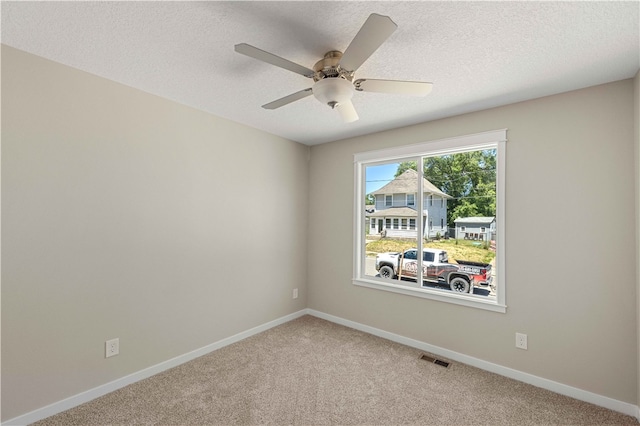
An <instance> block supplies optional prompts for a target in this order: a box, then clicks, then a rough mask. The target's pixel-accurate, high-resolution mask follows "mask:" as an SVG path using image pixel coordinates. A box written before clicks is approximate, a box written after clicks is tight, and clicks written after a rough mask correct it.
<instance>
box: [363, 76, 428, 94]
mask: <svg viewBox="0 0 640 426" xmlns="http://www.w3.org/2000/svg"><path fill="white" fill-rule="evenodd" d="M353 85H354V86H355V87H356V90H357V91H360V92H378V93H393V94H400V95H411V96H425V95H428V94H429V93H430V92H431V89H432V88H433V83H427V82H425V81H401V80H373V79H368V78H361V79H359V80H356V81H355V82H354V83H353Z"/></svg>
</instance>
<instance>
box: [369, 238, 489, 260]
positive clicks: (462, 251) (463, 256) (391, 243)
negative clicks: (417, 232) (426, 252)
mask: <svg viewBox="0 0 640 426" xmlns="http://www.w3.org/2000/svg"><path fill="white" fill-rule="evenodd" d="M416 245H417V243H416V241H415V240H401V239H391V238H383V239H380V240H376V241H371V242H369V243H367V247H366V250H367V254H368V255H371V256H375V254H376V253H384V252H387V251H391V252H394V251H395V252H400V251H403V250H406V249H408V248H412V247H416ZM424 246H425V247H430V248H435V249H441V250H445V251H446V252H447V254H448V255H449V262H454V260H455V259H460V260H471V261H474V262H482V263H490V262H491V261H492V260H493V258H494V257H495V256H496V254H495V253H494V252H492V251H491V250H489V249H487V248H484V243H482V242H479V241H470V240H454V239H449V240H437V241H429V242H427V243H425V244H424Z"/></svg>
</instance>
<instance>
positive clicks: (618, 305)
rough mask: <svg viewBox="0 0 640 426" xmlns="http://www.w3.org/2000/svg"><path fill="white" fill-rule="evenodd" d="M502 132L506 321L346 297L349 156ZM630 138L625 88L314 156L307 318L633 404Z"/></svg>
mask: <svg viewBox="0 0 640 426" xmlns="http://www.w3.org/2000/svg"><path fill="white" fill-rule="evenodd" d="M501 128H508V133H507V136H508V139H509V141H508V142H507V170H506V175H507V176H506V186H507V189H506V203H507V204H506V227H507V234H506V259H507V260H506V262H507V263H506V286H507V291H506V298H507V305H508V308H507V313H506V314H500V313H494V312H489V311H483V310H478V309H473V308H468V307H463V306H458V305H453V304H447V303H441V302H437V301H431V300H425V299H420V298H415V297H411V296H405V295H400V294H394V293H389V292H384V291H379V290H373V289H369V288H364V287H359V286H354V285H352V284H351V278H352V250H353V241H352V240H353V238H352V234H353V232H352V230H353V220H352V213H353V184H352V182H353V154H354V153H356V152H362V151H368V150H374V149H380V148H385V147H390V146H397V145H404V144H410V143H418V142H423V141H428V140H434V139H439V138H446V137H452V136H457V135H464V134H471V133H477V132H482V131H487V130H495V129H501ZM633 129H634V117H633V81H632V80H625V81H621V82H616V83H611V84H607V85H602V86H597V87H592V88H588V89H584V90H579V91H574V92H569V93H565V94H560V95H556V96H551V97H546V98H541V99H538V100H533V101H529V102H522V103H518V104H514V105H510V106H506V107H502V108H496V109H491V110H486V111H481V112H477V113H472V114H467V115H463V116H458V117H454V118H450V119H443V120H439V121H435V122H430V123H425V124H421V125H416V126H412V127H406V128H401V129H397V130H392V131H388V132H383V133H377V134H374V135H368V136H364V137H357V138H352V139H348V140H343V141H337V142H333V143H328V144H324V145H318V146H313V147H312V149H311V170H310V173H311V175H310V184H311V186H310V190H309V192H310V194H313V196H312V197H311V198H310V209H309V222H310V223H312V224H313V226H311V227H310V232H309V300H308V302H309V307H310V308H312V309H316V310H318V311H322V312H325V313H328V314H332V315H336V316H338V317H342V318H345V319H348V320H352V321H356V322H359V323H363V324H366V325H369V326H372V327H377V328H380V329H383V330H386V331H389V332H393V333H397V334H399V335H402V336H406V337H409V338H413V339H417V340H420V341H423V342H427V343H429V344H432V345H436V346H440V347H442V348H446V349H449V350H453V351H457V352H459V353H462V354H466V355H469V356H473V357H476V358H479V359H482V360H486V361H489V362H492V363H496V364H499V365H502V366H506V367H511V368H514V369H516V370H520V371H523V372H526V373H530V374H533V375H536V376H539V377H542V378H546V379H550V380H553V381H557V382H560V383H564V384H567V385H570V386H574V387H577V388H580V389H584V390H587V391H591V392H594V393H597V394H600V395H604V396H608V397H610V398H614V399H616V400H620V401H624V402H628V403H632V404H636V403H637V401H638V398H637V379H636V377H637V371H638V359H637V339H638V336H637V328H638V324H637V320H636V262H637V257H636V253H635V249H636V245H635V244H636V243H635V236H634V234H635V233H634V231H633V230H634V228H635V226H636V219H635V217H634V214H635V212H634V197H635V194H634V191H635V189H634V162H635V161H634V139H633ZM327 200H331V203H330V204H328V203H327ZM534 225H535V226H536V227H535V228H533V227H532V226H534ZM515 332H522V333H526V334H528V341H529V342H528V343H529V349H528V350H527V351H523V350H519V349H516V348H515V338H514V337H515Z"/></svg>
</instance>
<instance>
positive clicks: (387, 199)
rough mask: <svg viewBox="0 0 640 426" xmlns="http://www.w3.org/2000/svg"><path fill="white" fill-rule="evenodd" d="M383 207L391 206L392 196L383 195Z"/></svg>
mask: <svg viewBox="0 0 640 426" xmlns="http://www.w3.org/2000/svg"><path fill="white" fill-rule="evenodd" d="M384 205H385V207H391V206H393V196H392V195H385V196H384Z"/></svg>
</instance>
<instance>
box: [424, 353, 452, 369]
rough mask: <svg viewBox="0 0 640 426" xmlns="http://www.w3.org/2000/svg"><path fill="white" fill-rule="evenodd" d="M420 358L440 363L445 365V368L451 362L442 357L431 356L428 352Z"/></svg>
mask: <svg viewBox="0 0 640 426" xmlns="http://www.w3.org/2000/svg"><path fill="white" fill-rule="evenodd" d="M420 359H423V360H425V361H428V362H431V363H433V364H436V365H439V366H441V367H444V368H448V367H449V364H450V363H448V362H447V361H443V360H441V359H437V358H434V357H432V356H429V355H427V354H422V356H421V357H420Z"/></svg>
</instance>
